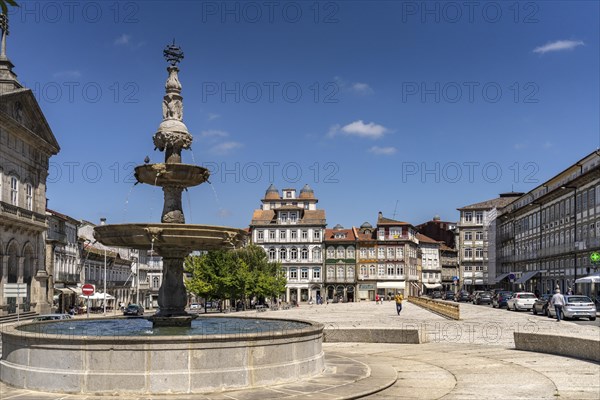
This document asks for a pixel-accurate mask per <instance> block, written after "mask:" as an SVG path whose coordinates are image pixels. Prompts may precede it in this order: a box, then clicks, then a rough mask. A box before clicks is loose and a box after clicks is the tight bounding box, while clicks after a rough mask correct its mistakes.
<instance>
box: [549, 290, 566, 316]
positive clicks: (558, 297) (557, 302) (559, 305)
mask: <svg viewBox="0 0 600 400" xmlns="http://www.w3.org/2000/svg"><path fill="white" fill-rule="evenodd" d="M555 292H556V293H554V296H552V298H551V299H550V305H551V306H554V310H555V311H556V322H560V320H561V318H562V317H563V315H562V312H563V306H564V305H565V297H564V296H563V295H562V294H560V289H556V290H555Z"/></svg>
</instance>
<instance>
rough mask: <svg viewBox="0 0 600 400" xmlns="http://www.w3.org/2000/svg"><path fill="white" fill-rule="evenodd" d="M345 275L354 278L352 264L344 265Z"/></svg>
mask: <svg viewBox="0 0 600 400" xmlns="http://www.w3.org/2000/svg"><path fill="white" fill-rule="evenodd" d="M346 277H348V279H354V265H349V266H347V267H346Z"/></svg>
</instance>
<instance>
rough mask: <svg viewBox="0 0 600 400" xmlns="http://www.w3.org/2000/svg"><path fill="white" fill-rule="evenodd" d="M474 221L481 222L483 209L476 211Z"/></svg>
mask: <svg viewBox="0 0 600 400" xmlns="http://www.w3.org/2000/svg"><path fill="white" fill-rule="evenodd" d="M475 223H477V224H483V211H477V212H476V213H475Z"/></svg>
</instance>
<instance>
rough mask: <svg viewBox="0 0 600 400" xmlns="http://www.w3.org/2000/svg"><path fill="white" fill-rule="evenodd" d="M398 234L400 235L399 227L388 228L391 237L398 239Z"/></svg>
mask: <svg viewBox="0 0 600 400" xmlns="http://www.w3.org/2000/svg"><path fill="white" fill-rule="evenodd" d="M400 236H402V230H400V228H390V238H391V239H398V238H399V237H400Z"/></svg>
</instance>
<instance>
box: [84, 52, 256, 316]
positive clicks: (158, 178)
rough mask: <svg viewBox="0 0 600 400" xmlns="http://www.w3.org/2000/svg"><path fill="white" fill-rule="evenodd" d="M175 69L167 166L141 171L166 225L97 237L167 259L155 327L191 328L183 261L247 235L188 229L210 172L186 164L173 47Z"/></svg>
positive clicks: (163, 133)
mask: <svg viewBox="0 0 600 400" xmlns="http://www.w3.org/2000/svg"><path fill="white" fill-rule="evenodd" d="M164 56H165V59H166V60H167V62H169V64H170V65H169V66H168V67H167V71H168V73H169V75H168V78H167V81H166V84H165V92H166V93H165V96H164V97H163V103H162V109H163V120H162V122H161V123H160V125H159V127H158V130H157V131H156V133H155V134H154V136H153V142H154V145H155V147H156V149H158V150H159V151H161V152H163V151H164V152H165V162H164V163H156V164H150V163H145V164H144V165H139V166H137V167H136V168H135V178H136V180H137V181H138V183H146V184H149V185H153V186H159V187H162V190H163V193H164V206H163V211H162V216H161V223H160V224H119V225H104V226H98V227H96V228H95V232H94V236H95V237H96V239H97V240H98V241H100V242H101V243H103V244H104V245H107V246H109V245H112V246H124V247H133V248H137V249H140V250H149V249H150V248H151V247H153V249H154V250H155V251H156V252H157V253H158V254H159V255H160V256H162V259H163V280H162V285H161V287H160V290H159V294H158V305H159V311H158V312H157V313H156V314H155V315H153V316H152V317H150V318H149V319H150V320H151V321H152V322H153V324H154V326H189V325H190V324H191V321H192V319H193V317H194V316H193V315H190V314H188V313H187V312H186V311H185V306H186V303H187V295H186V290H185V285H184V282H183V260H184V259H185V257H186V256H188V255H189V254H190V253H191V252H192V251H193V250H210V249H218V248H235V247H239V246H241V245H243V243H244V241H245V240H246V236H247V234H246V232H245V231H244V230H241V229H235V228H227V227H218V226H206V225H186V224H185V216H184V213H183V207H182V202H181V194H182V192H183V190H186V189H187V188H188V187H192V186H197V185H200V184H202V183H204V182H206V181H207V180H208V178H209V176H210V172H209V171H208V170H207V169H206V168H203V167H200V166H197V165H189V164H183V163H182V162H181V161H182V160H181V151H182V150H187V149H189V148H190V146H191V145H192V140H193V137H192V135H191V134H190V133H189V132H188V129H187V127H186V126H185V124H184V122H183V97H182V96H181V90H182V86H181V83H180V81H179V76H178V73H179V68H178V67H177V64H179V62H181V60H182V59H183V52H182V51H181V49H180V48H179V47H178V46H177V45H175V42H174V41H173V44H170V45H168V46H167V47H166V48H165V50H164Z"/></svg>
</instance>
